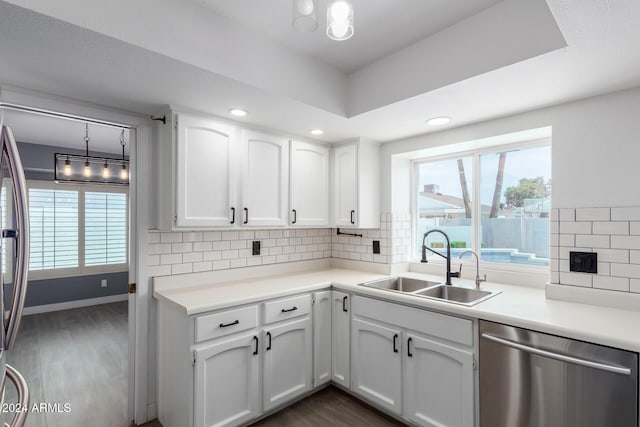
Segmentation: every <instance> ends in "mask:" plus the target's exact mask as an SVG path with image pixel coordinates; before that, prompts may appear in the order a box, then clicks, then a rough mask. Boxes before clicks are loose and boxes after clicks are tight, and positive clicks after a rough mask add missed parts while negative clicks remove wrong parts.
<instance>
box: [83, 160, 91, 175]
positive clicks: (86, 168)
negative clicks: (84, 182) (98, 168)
mask: <svg viewBox="0 0 640 427" xmlns="http://www.w3.org/2000/svg"><path fill="white" fill-rule="evenodd" d="M82 175H84V176H85V178H91V166H89V161H88V160H87V161H86V162H84V170H83V172H82Z"/></svg>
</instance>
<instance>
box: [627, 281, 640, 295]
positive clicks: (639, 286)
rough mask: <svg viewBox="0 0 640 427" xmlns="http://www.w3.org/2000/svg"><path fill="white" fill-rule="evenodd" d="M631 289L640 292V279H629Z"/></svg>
mask: <svg viewBox="0 0 640 427" xmlns="http://www.w3.org/2000/svg"><path fill="white" fill-rule="evenodd" d="M629 291H630V292H633V293H636V294H640V279H629Z"/></svg>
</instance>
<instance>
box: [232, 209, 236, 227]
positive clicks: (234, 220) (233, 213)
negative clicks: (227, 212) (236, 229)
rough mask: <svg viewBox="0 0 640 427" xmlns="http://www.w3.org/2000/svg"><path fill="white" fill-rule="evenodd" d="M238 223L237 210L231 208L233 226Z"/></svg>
mask: <svg viewBox="0 0 640 427" xmlns="http://www.w3.org/2000/svg"><path fill="white" fill-rule="evenodd" d="M235 222H236V208H231V224H235Z"/></svg>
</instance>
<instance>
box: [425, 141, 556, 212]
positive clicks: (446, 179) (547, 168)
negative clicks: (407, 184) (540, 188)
mask: <svg viewBox="0 0 640 427" xmlns="http://www.w3.org/2000/svg"><path fill="white" fill-rule="evenodd" d="M498 158H499V156H498V154H486V155H482V156H481V157H480V183H481V187H480V198H481V201H482V203H484V204H491V200H492V199H493V191H494V188H495V180H496V172H497V170H498ZM463 163H464V167H465V175H466V177H467V183H468V187H469V192H470V195H471V192H472V185H471V178H472V170H471V167H472V161H471V157H467V158H465V159H464V160H463ZM419 174H420V182H419V191H423V187H424V185H426V184H438V185H439V186H440V193H442V194H448V195H453V196H457V197H462V192H461V189H460V179H459V178H458V164H457V161H456V159H455V158H453V159H450V160H440V161H436V162H429V163H424V164H422V165H420V168H419ZM539 176H542V177H544V181H545V182H547V181H549V180H550V179H551V147H550V146H546V147H536V148H529V149H523V150H519V151H510V152H509V153H508V154H507V158H506V162H505V170H504V182H503V186H502V192H503V195H504V190H506V189H507V188H508V187H511V186H515V185H518V182H519V181H520V179H522V178H537V177H539ZM501 201H503V202H504V196H503V197H502V199H501Z"/></svg>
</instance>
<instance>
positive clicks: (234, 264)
mask: <svg viewBox="0 0 640 427" xmlns="http://www.w3.org/2000/svg"><path fill="white" fill-rule="evenodd" d="M229 266H230V267H231V268H242V267H246V266H247V259H246V258H236V259H232V260H231V264H230V265H229Z"/></svg>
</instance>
